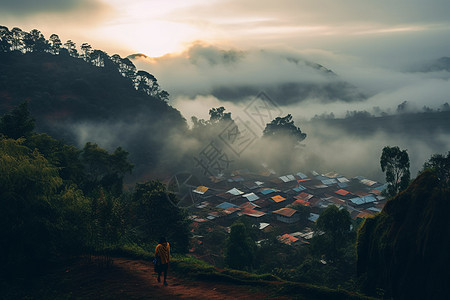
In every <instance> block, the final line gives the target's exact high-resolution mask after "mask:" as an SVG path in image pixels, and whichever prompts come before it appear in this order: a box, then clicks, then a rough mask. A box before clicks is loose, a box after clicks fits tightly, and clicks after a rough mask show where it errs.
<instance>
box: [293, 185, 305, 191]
mask: <svg viewBox="0 0 450 300" xmlns="http://www.w3.org/2000/svg"><path fill="white" fill-rule="evenodd" d="M293 190H294V191H296V192H301V191H303V190H306V188H305V187H304V186H303V185H299V186H298V187H296V188H293Z"/></svg>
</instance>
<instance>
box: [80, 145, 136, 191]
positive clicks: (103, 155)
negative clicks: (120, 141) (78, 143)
mask: <svg viewBox="0 0 450 300" xmlns="http://www.w3.org/2000/svg"><path fill="white" fill-rule="evenodd" d="M127 158H128V152H126V151H125V150H123V149H122V148H121V147H119V148H117V149H116V150H115V151H114V152H113V153H112V154H109V153H108V152H107V151H106V150H105V149H102V148H100V147H99V146H98V145H97V144H92V143H90V142H88V143H86V145H85V146H84V148H83V152H82V153H81V161H82V163H83V165H84V167H85V172H86V183H85V184H86V186H87V189H88V190H92V189H95V188H98V187H103V188H105V189H107V190H109V191H111V192H112V193H113V194H114V195H120V194H121V192H122V184H123V177H124V175H125V174H126V173H131V171H132V169H133V165H132V164H131V163H130V162H129V161H128V160H127Z"/></svg>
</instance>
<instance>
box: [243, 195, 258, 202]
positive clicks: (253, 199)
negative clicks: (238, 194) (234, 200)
mask: <svg viewBox="0 0 450 300" xmlns="http://www.w3.org/2000/svg"><path fill="white" fill-rule="evenodd" d="M242 197H244V198H247V200H248V201H255V200H258V199H259V197H258V196H257V195H256V194H255V193H248V194H244V195H242Z"/></svg>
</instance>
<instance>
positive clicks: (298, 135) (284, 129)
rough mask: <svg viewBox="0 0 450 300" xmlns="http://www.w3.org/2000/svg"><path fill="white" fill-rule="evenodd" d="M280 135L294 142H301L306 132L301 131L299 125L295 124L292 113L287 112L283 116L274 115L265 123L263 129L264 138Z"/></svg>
mask: <svg viewBox="0 0 450 300" xmlns="http://www.w3.org/2000/svg"><path fill="white" fill-rule="evenodd" d="M280 136H285V137H289V138H292V139H293V140H294V141H295V142H301V141H303V140H304V139H305V138H306V133H303V132H302V131H301V130H300V127H297V126H295V124H294V121H293V120H292V115H291V114H288V115H286V116H285V117H276V118H275V119H274V120H272V121H271V122H270V123H268V124H267V125H266V128H265V129H264V131H263V137H265V138H270V137H272V138H273V137H274V138H276V137H280Z"/></svg>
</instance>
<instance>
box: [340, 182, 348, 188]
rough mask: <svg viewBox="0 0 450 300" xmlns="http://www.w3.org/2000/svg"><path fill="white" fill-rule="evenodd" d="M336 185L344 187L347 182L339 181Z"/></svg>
mask: <svg viewBox="0 0 450 300" xmlns="http://www.w3.org/2000/svg"><path fill="white" fill-rule="evenodd" d="M338 186H339V187H341V188H345V187H348V183H347V182H340V183H338Z"/></svg>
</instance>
